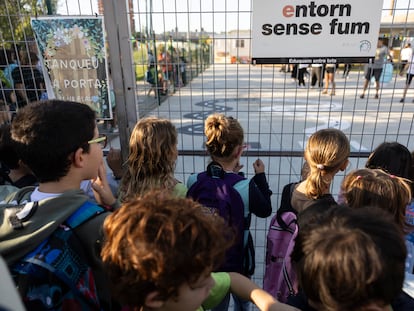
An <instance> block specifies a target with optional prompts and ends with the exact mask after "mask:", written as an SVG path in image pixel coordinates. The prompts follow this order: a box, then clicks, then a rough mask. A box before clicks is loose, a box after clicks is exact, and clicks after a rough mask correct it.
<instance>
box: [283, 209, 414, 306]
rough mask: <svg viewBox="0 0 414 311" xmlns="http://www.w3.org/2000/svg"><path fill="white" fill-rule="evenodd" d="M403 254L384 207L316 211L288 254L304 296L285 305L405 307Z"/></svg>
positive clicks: (400, 238)
mask: <svg viewBox="0 0 414 311" xmlns="http://www.w3.org/2000/svg"><path fill="white" fill-rule="evenodd" d="M315 206H316V205H315ZM315 206H312V207H310V208H309V210H307V212H308V211H310V210H312V209H314V208H315ZM405 256H406V249H405V245H404V238H403V235H402V232H401V230H399V228H398V227H397V226H396V225H395V223H393V222H392V220H391V219H390V217H389V215H388V214H387V213H385V212H384V211H381V210H379V209H377V208H373V207H369V208H362V207H361V208H360V209H350V208H347V207H332V208H330V209H328V210H326V211H325V212H321V211H320V210H316V211H315V213H314V217H313V218H310V220H309V221H308V222H307V223H306V224H303V225H302V227H301V230H300V232H299V235H298V237H297V239H296V243H295V247H294V250H293V253H292V261H293V262H294V263H295V267H296V270H297V274H298V279H299V284H300V286H301V288H302V290H303V292H304V294H305V295H306V298H305V300H304V301H301V302H300V301H299V300H298V298H299V297H295V298H294V299H296V301H294V302H293V300H292V301H291V302H289V303H290V304H292V305H294V306H296V307H299V308H300V309H301V310H329V311H331V310H332V311H334V310H335V311H337V310H358V311H368V310H377V311H386V310H394V311H397V310H404V308H402V301H401V299H400V298H401V297H402V296H404V294H403V293H402V292H401V289H402V284H403V280H404V260H405ZM302 298H303V296H302ZM301 303H302V304H301ZM391 304H392V309H391V306H390V305H391ZM412 306H413V305H412V304H411V306H410V307H411V308H412ZM406 307H407V306H406ZM405 310H412V309H405Z"/></svg>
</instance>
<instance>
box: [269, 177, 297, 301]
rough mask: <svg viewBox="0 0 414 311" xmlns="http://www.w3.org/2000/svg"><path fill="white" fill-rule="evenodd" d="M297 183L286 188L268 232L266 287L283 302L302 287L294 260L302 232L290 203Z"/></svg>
mask: <svg viewBox="0 0 414 311" xmlns="http://www.w3.org/2000/svg"><path fill="white" fill-rule="evenodd" d="M295 185H296V183H290V184H288V185H286V186H285V187H284V188H283V192H282V200H281V204H280V208H279V209H278V211H277V213H276V215H275V216H273V218H272V220H271V222H270V227H269V232H268V234H267V244H266V268H265V273H264V278H263V289H264V290H266V291H267V292H269V293H270V294H272V295H273V296H274V297H275V298H276V299H277V300H279V301H280V302H286V300H287V298H288V297H289V296H291V295H295V294H296V293H297V291H298V283H297V278H296V273H295V271H294V269H293V268H292V264H291V260H290V254H291V253H292V250H293V247H294V245H295V238H296V236H297V234H298V224H297V216H296V214H297V212H296V211H295V210H294V209H293V208H292V205H291V204H290V200H291V196H292V192H293V189H294V187H295Z"/></svg>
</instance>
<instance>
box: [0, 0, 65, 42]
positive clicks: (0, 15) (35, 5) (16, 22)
mask: <svg viewBox="0 0 414 311" xmlns="http://www.w3.org/2000/svg"><path fill="white" fill-rule="evenodd" d="M57 1H58V0H43V1H38V0H0V39H1V40H2V44H3V45H4V47H5V48H10V47H11V46H12V45H13V44H18V43H19V42H24V41H26V40H27V39H28V38H31V37H33V32H32V29H31V26H30V18H31V17H37V16H40V15H47V14H49V15H51V14H56V7H57Z"/></svg>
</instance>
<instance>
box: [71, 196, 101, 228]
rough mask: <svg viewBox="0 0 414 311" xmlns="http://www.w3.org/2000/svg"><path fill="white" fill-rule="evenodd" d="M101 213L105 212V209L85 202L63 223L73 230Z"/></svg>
mask: <svg viewBox="0 0 414 311" xmlns="http://www.w3.org/2000/svg"><path fill="white" fill-rule="evenodd" d="M103 212H105V209H104V208H103V207H102V206H99V205H97V204H95V203H92V202H89V201H86V202H85V203H83V204H82V205H81V206H80V207H79V208H78V209H77V210H76V211H75V212H74V213H73V214H72V215H71V216H69V218H68V219H67V220H66V221H65V223H66V224H67V225H68V226H69V227H70V228H72V229H74V228H76V227H78V226H79V225H81V224H83V223H84V222H86V221H87V220H89V219H91V218H93V217H95V216H97V215H99V214H102V213H103Z"/></svg>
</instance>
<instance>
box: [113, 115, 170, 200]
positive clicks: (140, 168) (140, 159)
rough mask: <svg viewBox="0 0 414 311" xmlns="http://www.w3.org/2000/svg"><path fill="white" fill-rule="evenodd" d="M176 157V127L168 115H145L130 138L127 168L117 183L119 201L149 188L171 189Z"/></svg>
mask: <svg viewBox="0 0 414 311" xmlns="http://www.w3.org/2000/svg"><path fill="white" fill-rule="evenodd" d="M176 159H177V130H176V129H175V127H174V125H173V124H172V123H171V122H170V121H169V120H167V119H160V118H156V117H146V118H143V119H141V120H139V121H138V123H137V124H136V125H135V127H134V129H133V131H132V134H131V137H130V140H129V156H128V160H127V164H128V170H127V171H126V173H125V176H124V177H123V178H122V181H121V185H120V198H121V201H126V200H129V199H132V198H134V197H138V196H141V195H143V194H144V193H145V192H147V191H148V190H150V189H156V188H160V189H168V190H172V189H173V188H174V186H175V184H176V183H177V181H176V180H175V178H174V169H175V161H176Z"/></svg>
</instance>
